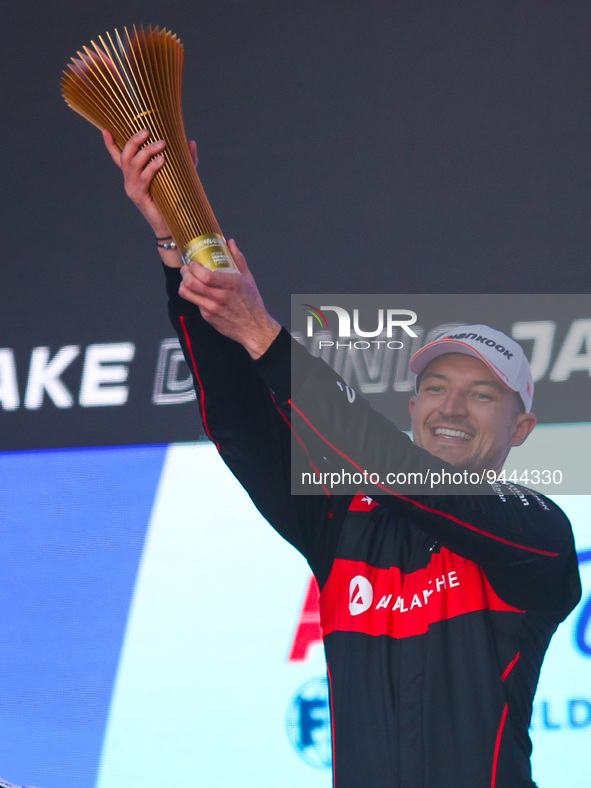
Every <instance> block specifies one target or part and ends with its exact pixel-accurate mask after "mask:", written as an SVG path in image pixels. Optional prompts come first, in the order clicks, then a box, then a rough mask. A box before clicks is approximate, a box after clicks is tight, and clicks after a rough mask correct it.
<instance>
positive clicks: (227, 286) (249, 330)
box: [179, 240, 281, 359]
mask: <svg viewBox="0 0 591 788" xmlns="http://www.w3.org/2000/svg"><path fill="white" fill-rule="evenodd" d="M228 248H229V250H230V253H231V254H232V257H233V259H234V262H235V264H236V268H237V269H238V272H237V273H220V272H219V271H210V270H209V269H208V268H204V267H203V266H202V265H200V264H199V263H197V262H193V263H191V265H184V266H183V267H182V268H181V275H182V277H183V281H182V284H181V286H180V288H179V295H180V296H182V297H183V298H185V299H186V300H187V301H191V303H193V304H196V305H197V306H198V307H199V309H200V311H201V314H202V315H203V318H204V319H205V320H207V322H208V323H211V325H212V326H213V327H214V328H215V329H217V330H218V331H219V332H220V334H224V336H227V337H230V339H234V340H235V341H236V342H239V343H240V344H241V345H243V346H244V347H245V348H246V350H247V351H248V352H249V354H250V355H251V357H252V358H254V359H257V358H259V357H260V356H262V355H263V353H264V352H265V351H266V350H267V349H268V348H269V346H270V345H271V343H272V342H273V340H274V339H275V338H276V336H277V335H278V334H279V332H280V330H281V326H280V325H279V323H278V322H277V321H276V320H274V319H273V318H272V317H271V315H269V313H268V312H267V310H266V309H265V305H264V303H263V299H262V298H261V295H260V293H259V291H258V288H257V286H256V283H255V281H254V277H253V275H252V274H251V273H250V270H249V268H248V265H247V263H246V259H245V257H244V255H243V254H242V252H241V251H240V250H239V249H238V247H237V245H236V242H235V241H233V240H230V241H229V242H228Z"/></svg>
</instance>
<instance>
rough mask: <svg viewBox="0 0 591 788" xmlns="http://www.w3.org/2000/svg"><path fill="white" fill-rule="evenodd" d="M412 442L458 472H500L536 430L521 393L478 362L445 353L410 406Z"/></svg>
mask: <svg viewBox="0 0 591 788" xmlns="http://www.w3.org/2000/svg"><path fill="white" fill-rule="evenodd" d="M410 413H411V421H412V431H413V437H414V441H415V443H416V444H417V446H421V447H422V448H423V449H426V450H427V451H428V452H430V453H431V454H433V455H434V456H435V457H439V459H441V460H445V461H446V462H449V463H451V465H454V466H455V467H456V468H461V469H467V470H470V471H477V472H480V471H483V470H495V471H497V472H498V471H500V469H501V467H502V466H503V463H504V462H505V458H506V456H507V454H508V452H509V449H510V448H511V447H512V446H519V445H520V444H522V443H523V441H524V440H525V439H526V438H527V436H528V435H529V433H530V432H531V431H532V429H533V428H534V426H535V423H536V417H535V416H534V415H533V414H532V413H523V407H522V405H521V400H520V398H519V396H518V395H517V394H515V393H514V392H513V391H509V389H507V388H505V386H503V385H502V383H500V382H499V380H498V379H497V378H496V377H495V376H494V375H493V373H492V372H491V371H490V369H489V368H488V367H487V366H486V364H484V363H483V362H482V361H480V360H479V359H477V358H473V357H472V356H467V355H464V354H460V353H447V354H445V355H442V356H439V357H438V358H435V359H434V360H433V361H432V362H431V363H430V364H429V365H428V366H427V367H426V368H425V370H424V372H423V374H422V375H421V381H420V388H419V392H418V394H417V395H416V396H415V397H413V398H412V399H411V401H410Z"/></svg>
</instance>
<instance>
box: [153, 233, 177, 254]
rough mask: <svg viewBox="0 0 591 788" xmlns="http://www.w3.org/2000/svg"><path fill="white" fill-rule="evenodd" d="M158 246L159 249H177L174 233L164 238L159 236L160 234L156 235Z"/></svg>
mask: <svg viewBox="0 0 591 788" xmlns="http://www.w3.org/2000/svg"><path fill="white" fill-rule="evenodd" d="M160 241H164V243H160ZM156 246H157V247H158V248H159V249H166V250H168V249H176V244H175V242H174V241H173V240H172V235H165V236H164V237H163V238H158V236H156Z"/></svg>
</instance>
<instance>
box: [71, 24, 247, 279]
mask: <svg viewBox="0 0 591 788" xmlns="http://www.w3.org/2000/svg"><path fill="white" fill-rule="evenodd" d="M99 42H100V46H99V45H97V44H96V43H94V42H91V47H92V48H90V47H84V48H83V49H84V51H83V52H77V57H75V58H72V60H71V62H70V63H69V64H68V70H67V71H64V76H63V79H62V83H61V87H62V95H63V97H64V99H65V101H66V103H67V104H68V105H69V106H70V107H71V108H72V109H73V110H74V111H75V112H78V113H79V114H80V115H82V117H84V118H86V119H87V120H88V121H90V122H91V123H92V124H93V125H95V126H97V127H98V128H99V129H107V130H108V131H109V132H110V133H111V134H112V135H113V138H114V140H115V142H116V143H117V145H118V146H119V148H123V147H124V145H125V143H126V142H127V140H128V139H129V138H130V137H132V136H133V135H134V134H136V133H137V132H139V131H141V130H142V129H144V128H148V129H149V130H150V132H151V134H152V138H157V139H158V138H160V139H164V140H166V164H165V165H164V166H163V167H161V168H160V169H159V170H158V172H157V173H156V175H155V176H154V180H153V182H152V186H151V194H152V197H153V199H154V202H155V203H156V205H157V206H158V208H159V210H160V212H161V213H162V216H163V217H164V219H165V220H166V223H167V224H168V226H169V227H170V231H171V232H172V235H173V238H174V241H175V243H176V245H177V247H178V248H179V250H180V251H181V253H182V257H183V260H184V262H185V263H186V264H189V263H191V262H193V261H194V260H196V261H197V262H199V263H200V264H201V265H203V266H204V267H205V268H209V269H210V270H214V271H228V272H232V271H234V270H235V265H234V261H233V259H232V255H231V254H230V252H229V250H228V247H227V245H226V241H225V239H224V237H223V235H222V232H221V230H220V227H219V225H218V222H217V220H216V218H215V215H214V213H213V211H212V209H211V206H210V204H209V201H208V199H207V197H206V195H205V192H204V190H203V186H202V185H201V181H200V180H199V176H198V175H197V172H196V170H195V165H194V163H193V158H192V156H191V153H190V151H189V147H188V145H187V140H186V134H185V128H184V123H183V113H182V100H181V99H182V79H183V64H184V52H183V46H182V44H181V42H180V41H179V39H178V38H177V36H175V35H174V34H172V33H171V32H170V31H168V30H164V29H163V30H160V28H158V27H156V28H152V27H151V26H150V27H148V28H147V30H144V28H143V27H140V28H139V30H138V29H136V27H135V26H134V27H133V31H132V32H131V33H130V32H129V31H128V30H127V28H124V29H123V34H122V35H120V34H119V32H118V31H117V30H115V32H114V33H113V34H110V33H106V34H105V38H103V37H102V36H99Z"/></svg>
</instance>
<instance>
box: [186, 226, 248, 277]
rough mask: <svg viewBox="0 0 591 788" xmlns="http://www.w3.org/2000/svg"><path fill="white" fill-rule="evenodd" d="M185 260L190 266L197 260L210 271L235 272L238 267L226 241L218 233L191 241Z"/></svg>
mask: <svg viewBox="0 0 591 788" xmlns="http://www.w3.org/2000/svg"><path fill="white" fill-rule="evenodd" d="M183 260H184V261H185V263H186V265H189V264H190V263H192V262H193V260H197V262H198V263H200V264H201V265H202V266H204V268H209V270H210V271H219V270H226V271H235V270H236V266H235V265H234V260H233V259H232V255H231V254H230V250H229V249H228V247H227V246H226V242H225V240H224V239H223V238H222V236H221V235H218V234H217V233H208V234H207V235H198V236H197V238H193V240H192V241H189V243H188V244H187V246H186V247H185V249H184V252H183Z"/></svg>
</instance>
